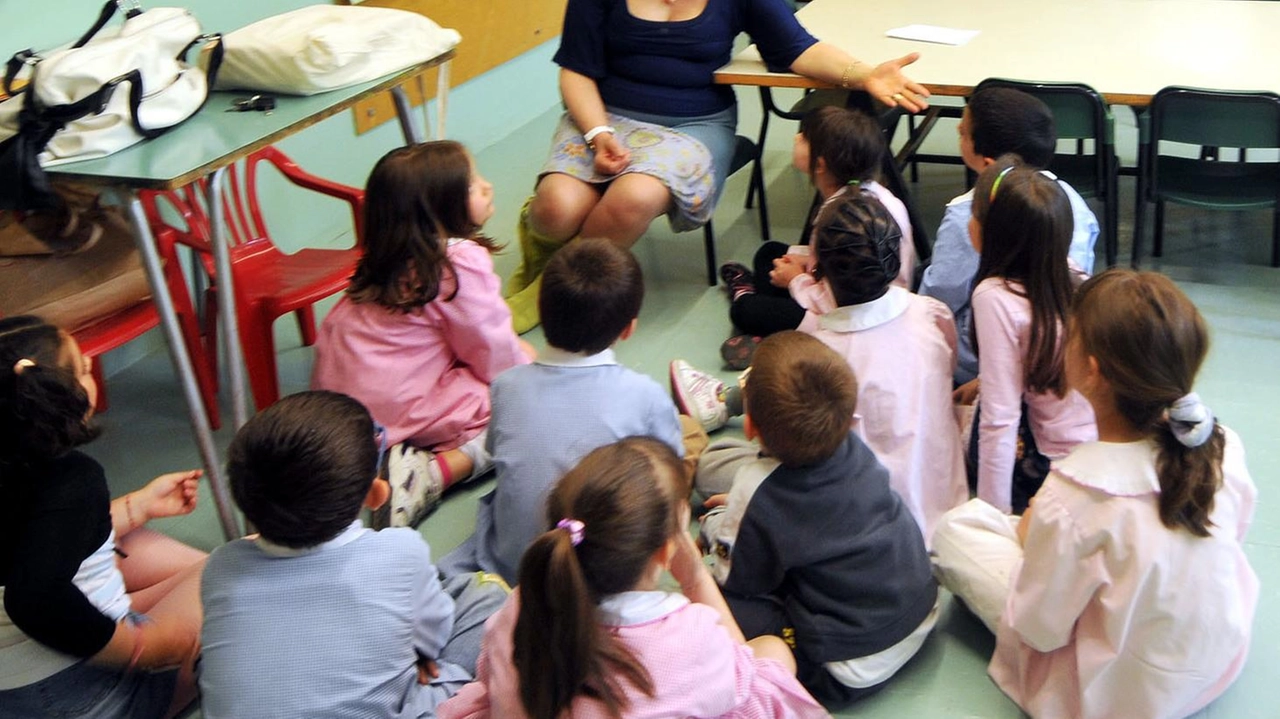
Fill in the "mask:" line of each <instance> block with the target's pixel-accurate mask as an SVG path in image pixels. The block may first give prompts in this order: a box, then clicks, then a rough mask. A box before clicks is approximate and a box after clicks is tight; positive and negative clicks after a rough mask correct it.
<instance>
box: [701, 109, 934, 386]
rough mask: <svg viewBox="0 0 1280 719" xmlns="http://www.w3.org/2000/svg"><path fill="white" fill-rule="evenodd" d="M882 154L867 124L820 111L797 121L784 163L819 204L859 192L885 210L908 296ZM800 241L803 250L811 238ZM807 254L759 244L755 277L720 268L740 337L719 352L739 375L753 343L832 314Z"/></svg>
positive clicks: (857, 115) (904, 221) (854, 115)
mask: <svg viewBox="0 0 1280 719" xmlns="http://www.w3.org/2000/svg"><path fill="white" fill-rule="evenodd" d="M885 151H886V150H885V145H884V135H883V133H881V131H880V126H879V124H877V122H876V121H875V120H874V119H872V118H871V116H869V115H867V114H866V113H863V112H859V111H857V110H849V109H846V108H843V107H832V106H826V107H820V108H817V109H816V110H813V111H812V112H809V113H808V114H806V115H805V116H804V117H803V118H802V119H801V120H800V131H799V132H798V133H796V137H795V144H794V145H793V147H792V151H791V163H792V165H794V166H795V168H796V169H797V170H800V171H801V172H803V173H805V174H807V175H808V176H809V179H810V181H811V182H812V183H813V187H814V189H815V190H817V192H818V196H819V197H821V198H822V201H823V202H824V203H825V202H830V201H831V200H832V199H834V198H836V197H841V196H845V195H848V194H857V193H858V192H859V191H861V192H869V193H871V194H873V195H875V197H876V199H878V200H880V202H881V203H883V204H884V206H885V207H886V208H888V210H889V214H890V215H892V216H893V219H894V221H895V222H896V223H897V224H898V227H899V228H900V229H901V231H902V242H901V243H899V247H898V252H899V263H898V273H897V275H895V277H894V284H895V285H897V286H899V287H902V288H904V289H908V290H909V289H911V280H912V275H913V271H914V268H915V262H916V252H915V244H914V243H913V240H912V234H911V222H910V218H909V216H908V213H907V206H906V205H904V204H903V202H902V200H900V199H898V197H897V196H896V195H894V194H893V193H892V192H890V191H889V190H888V189H887V188H885V187H884V186H883V185H881V184H880V183H879V182H876V180H875V178H876V176H877V174H878V172H879V169H880V162H881V160H882V158H883V157H884V153H885ZM803 241H804V242H805V243H808V242H809V241H810V238H808V237H805V238H803ZM809 249H810V248H809V247H808V245H807V244H805V245H799V246H796V247H790V248H789V247H788V246H787V245H786V244H784V243H781V242H766V243H765V244H763V245H761V246H760V249H759V250H758V251H757V252H756V255H755V259H754V261H753V265H754V270H753V269H751V268H748V267H747V266H746V265H743V264H741V263H738V262H727V263H725V264H724V265H723V266H722V267H721V268H720V276H721V278H723V279H724V281H725V283H726V284H727V285H728V289H729V296H730V299H731V300H732V304H731V305H730V306H729V317H730V319H732V320H733V324H734V326H736V327H737V328H738V329H740V330H742V331H743V332H745V333H747V336H745V337H744V336H738V337H735V338H731V339H730V340H729V341H727V342H726V343H725V346H724V348H723V350H722V352H723V353H724V355H725V361H726V362H728V363H729V364H730V366H734V367H735V368H736V369H745V368H746V366H747V364H749V357H748V355H749V352H750V348H751V347H752V346H754V344H755V342H754V341H752V339H751V337H752V336H764V335H770V334H773V333H774V332H780V331H782V330H790V329H796V327H797V326H799V324H800V321H801V320H802V319H803V318H804V313H805V311H806V310H809V311H812V312H817V313H819V314H821V313H822V312H826V311H829V310H832V309H834V308H835V303H834V301H833V300H832V299H831V293H830V292H829V291H827V290H826V289H825V288H824V286H823V285H822V284H821V283H819V282H818V281H817V280H816V279H815V278H814V277H813V274H812V272H813V268H814V259H813V257H812V255H811V254H810V252H809ZM735 365H740V366H735Z"/></svg>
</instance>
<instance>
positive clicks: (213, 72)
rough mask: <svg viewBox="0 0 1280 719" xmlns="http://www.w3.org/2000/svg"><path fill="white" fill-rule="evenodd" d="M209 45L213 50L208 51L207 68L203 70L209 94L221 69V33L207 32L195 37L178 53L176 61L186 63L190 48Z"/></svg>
mask: <svg viewBox="0 0 1280 719" xmlns="http://www.w3.org/2000/svg"><path fill="white" fill-rule="evenodd" d="M209 43H213V50H211V51H209V67H207V68H205V77H206V79H207V80H208V85H209V92H213V83H214V81H215V80H217V79H218V69H219V68H221V67H222V55H223V46H222V33H220V32H209V33H205V34H203V35H201V36H199V37H197V38H196V39H194V40H192V41H191V42H189V43H187V46H186V47H184V48H182V52H180V53H178V59H179V60H181V61H183V62H187V53H189V52H191V48H193V47H195V46H196V45H207V44H209ZM188 64H190V63H188Z"/></svg>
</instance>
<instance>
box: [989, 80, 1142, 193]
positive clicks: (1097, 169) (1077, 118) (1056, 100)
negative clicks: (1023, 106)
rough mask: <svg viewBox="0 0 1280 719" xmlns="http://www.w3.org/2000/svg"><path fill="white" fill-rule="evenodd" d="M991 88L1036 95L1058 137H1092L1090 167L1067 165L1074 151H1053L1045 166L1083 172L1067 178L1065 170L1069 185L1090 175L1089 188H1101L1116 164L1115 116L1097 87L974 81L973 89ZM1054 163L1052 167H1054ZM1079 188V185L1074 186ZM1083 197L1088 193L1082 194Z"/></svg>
mask: <svg viewBox="0 0 1280 719" xmlns="http://www.w3.org/2000/svg"><path fill="white" fill-rule="evenodd" d="M992 87H1007V88H1010V89H1013V90H1019V91H1021V92H1025V93H1027V94H1028V95H1031V96H1032V97H1035V98H1038V99H1039V100H1040V101H1041V102H1043V103H1044V104H1045V105H1048V106H1049V111H1050V112H1052V113H1053V124H1054V129H1055V130H1056V131H1057V135H1058V139H1059V140H1077V141H1079V140H1093V141H1094V143H1095V147H1094V152H1093V154H1094V155H1095V157H1096V162H1094V163H1092V167H1088V166H1085V167H1081V166H1080V165H1079V164H1078V163H1079V161H1077V163H1076V164H1073V165H1070V166H1068V165H1067V164H1066V163H1067V160H1066V158H1068V157H1077V158H1078V157H1079V155H1076V154H1069V153H1057V154H1056V155H1055V157H1056V158H1058V161H1056V162H1055V163H1053V164H1051V165H1050V166H1049V169H1050V170H1058V171H1059V174H1063V173H1062V172H1061V170H1062V169H1071V168H1073V167H1074V168H1075V171H1076V172H1077V173H1085V172H1087V175H1083V174H1082V176H1081V177H1080V178H1073V177H1070V176H1069V174H1070V173H1067V174H1065V175H1064V176H1063V179H1065V180H1067V181H1068V182H1071V183H1072V184H1082V180H1084V179H1086V178H1088V176H1092V177H1091V178H1088V179H1090V183H1089V184H1090V185H1091V186H1092V187H1093V188H1098V189H1101V188H1105V187H1107V186H1108V184H1107V175H1108V173H1109V172H1110V171H1111V169H1112V167H1114V166H1115V165H1116V164H1117V161H1116V159H1115V118H1114V117H1113V116H1112V114H1111V110H1110V108H1108V107H1107V103H1106V101H1105V100H1103V99H1102V95H1101V94H1099V93H1098V91H1097V90H1095V89H1093V88H1092V87H1089V86H1088V85H1085V84H1083V83H1078V82H1033V81H1027V80H1009V79H1005V78H994V77H993V78H988V79H986V80H983V81H982V82H980V83H978V86H977V87H975V88H974V92H979V91H981V90H985V89H987V88H992ZM1055 165H1056V167H1055ZM1077 189H1082V188H1077ZM1086 196H1090V195H1088V194H1086Z"/></svg>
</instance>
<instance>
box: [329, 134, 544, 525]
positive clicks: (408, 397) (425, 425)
mask: <svg viewBox="0 0 1280 719" xmlns="http://www.w3.org/2000/svg"><path fill="white" fill-rule="evenodd" d="M492 215H493V186H492V185H490V184H489V182H488V181H486V180H485V179H484V178H483V177H482V176H481V175H480V173H479V172H478V171H477V170H476V167H475V162H474V161H473V160H472V158H471V155H470V154H469V153H468V152H467V151H466V149H465V148H463V146H462V145H460V144H458V143H456V142H451V141H438V142H428V143H424V144H421V145H413V146H410V147H404V148H399V149H396V150H392V151H391V152H389V153H387V154H386V155H385V156H384V157H383V158H382V159H381V160H379V161H378V163H377V164H376V165H375V166H374V168H373V171H372V172H371V173H370V174H369V182H368V186H367V188H366V191H365V212H364V256H363V257H361V259H360V264H359V265H358V266H357V267H356V273H355V275H354V276H352V278H351V285H350V287H348V288H347V292H346V295H345V296H344V297H343V298H342V299H341V300H340V301H339V302H338V304H337V305H336V306H335V307H334V308H333V310H332V311H331V312H330V313H329V315H328V316H327V317H326V318H325V320H324V322H323V324H322V325H321V326H320V333H319V337H318V339H317V341H316V362H315V368H314V370H313V372H312V375H311V386H312V387H313V388H314V389H327V390H332V391H335V392H342V393H344V394H348V395H351V396H352V397H354V398H356V399H357V400H359V401H360V402H361V403H363V404H364V405H365V407H367V408H368V409H369V412H370V413H371V414H372V415H373V417H374V419H375V420H376V421H377V422H378V423H380V424H381V425H383V426H384V427H385V428H386V437H385V439H386V441H387V442H388V443H389V444H390V445H393V446H392V448H391V450H390V452H389V454H388V457H387V470H386V471H387V475H388V477H387V478H388V479H389V480H390V481H391V487H392V498H391V502H390V511H391V516H390V521H391V524H393V525H396V526H404V525H411V524H416V523H417V522H418V521H420V520H421V518H422V517H423V516H425V515H426V513H427V512H428V511H430V510H431V509H432V508H433V507H434V506H435V504H436V503H437V502H438V500H439V498H440V494H441V492H443V491H444V489H445V488H447V487H448V486H449V485H451V484H452V483H454V482H455V481H460V480H464V479H467V478H468V477H472V476H478V475H480V474H482V473H484V472H486V471H488V469H489V468H490V466H491V465H492V460H491V459H490V458H489V453H488V451H487V450H486V449H485V446H484V443H485V429H486V428H487V427H488V424H489V383H490V382H492V381H493V378H494V377H496V376H497V375H498V374H499V373H501V372H503V371H504V370H507V369H509V368H511V367H514V366H516V365H520V364H525V363H527V362H528V361H529V359H530V357H531V356H532V354H533V350H532V349H531V348H530V347H529V346H528V345H527V344H526V343H523V342H521V341H520V339H519V338H518V337H517V336H516V334H515V332H513V331H512V329H511V312H510V310H508V309H507V305H506V303H505V302H503V301H502V296H501V294H500V292H499V280H498V277H497V275H495V274H494V272H493V259H492V258H491V257H490V255H491V253H493V252H494V251H495V250H496V249H498V247H497V246H496V245H495V244H494V243H493V241H492V240H490V239H488V238H487V237H485V236H484V235H481V234H480V228H481V227H482V226H483V225H484V223H485V221H486V220H488V219H489V217H490V216H492Z"/></svg>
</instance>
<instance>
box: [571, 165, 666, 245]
mask: <svg viewBox="0 0 1280 719" xmlns="http://www.w3.org/2000/svg"><path fill="white" fill-rule="evenodd" d="M670 204H671V193H670V192H669V191H668V190H667V187H666V185H664V184H662V183H661V182H660V181H658V180H657V179H655V178H653V177H650V176H648V175H641V174H629V175H623V176H622V177H619V178H618V179H616V180H614V181H613V182H612V183H611V184H610V185H609V189H608V190H606V191H605V193H604V197H602V198H601V199H600V202H599V203H598V204H597V205H596V206H595V208H594V209H593V210H591V213H590V214H589V215H587V219H586V222H584V223H583V225H582V236H583V237H606V238H608V239H610V240H613V241H614V242H617V243H619V244H623V245H627V246H630V245H631V244H632V243H634V242H635V241H636V240H637V239H639V238H640V236H641V235H643V234H644V231H645V230H647V229H648V228H649V223H650V222H652V221H653V218H655V217H657V216H658V215H661V214H663V213H665V212H666V211H667V207H668V206H670Z"/></svg>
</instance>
